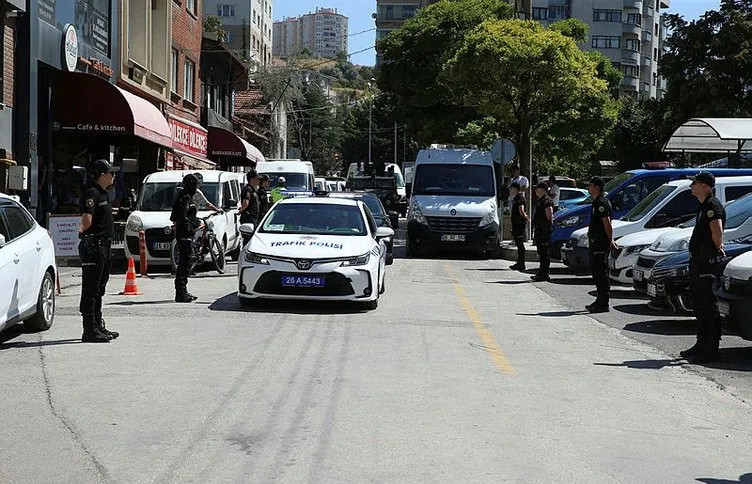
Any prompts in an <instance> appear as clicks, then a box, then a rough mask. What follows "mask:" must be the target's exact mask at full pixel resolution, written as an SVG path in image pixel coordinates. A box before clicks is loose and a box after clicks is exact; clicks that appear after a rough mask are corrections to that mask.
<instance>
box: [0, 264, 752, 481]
mask: <svg viewBox="0 0 752 484" xmlns="http://www.w3.org/2000/svg"><path fill="white" fill-rule="evenodd" d="M509 265H510V263H509V262H506V261H501V260H492V261H485V260H464V259H457V258H455V259H450V260H445V259H424V260H412V259H411V260H406V259H397V260H396V261H395V264H394V265H393V266H391V267H390V268H389V272H388V274H387V291H386V293H385V295H384V297H383V299H382V301H381V304H380V306H379V308H378V309H377V310H376V311H373V312H362V311H360V310H358V309H356V308H352V307H349V306H343V305H338V304H337V305H331V304H323V305H322V304H290V303H281V304H263V305H260V306H258V307H255V308H253V309H246V308H242V307H241V306H239V305H238V303H237V301H236V299H235V296H234V288H235V286H236V278H235V275H234V267H235V266H234V265H231V266H230V267H229V270H228V273H227V274H225V275H224V276H219V275H217V274H216V273H215V274H208V273H207V274H201V275H200V276H199V277H196V278H192V279H191V280H190V285H189V289H190V290H191V292H193V293H194V294H196V295H197V296H199V299H198V301H197V302H196V303H195V304H192V305H178V304H175V303H173V302H171V299H172V296H173V292H172V284H173V281H172V279H171V278H170V277H169V276H168V275H162V276H156V277H153V278H151V279H139V281H138V283H139V285H140V288H141V290H142V291H143V292H144V295H143V296H140V297H135V298H126V297H122V296H116V295H115V294H116V293H118V292H119V291H121V290H122V286H123V283H124V278H123V276H117V277H114V278H113V279H112V280H111V282H110V286H109V288H108V292H109V294H110V295H108V296H107V297H106V308H105V317H106V319H107V323H108V327H110V328H111V329H114V330H116V331H120V333H121V337H120V338H119V339H118V340H117V341H115V342H112V343H109V344H104V345H102V344H100V345H94V344H81V343H80V342H79V338H80V333H81V331H80V319H79V316H78V314H77V304H78V297H77V288H75V287H72V288H69V289H66V290H64V293H63V295H62V296H61V297H60V299H59V301H58V302H59V306H58V313H57V319H56V322H55V324H54V326H53V327H52V329H51V330H50V331H48V332H46V333H42V334H26V333H23V332H21V331H20V330H11V331H9V332H6V333H2V334H0V365H1V366H2V368H3V371H2V386H3V411H2V412H0V428H1V429H2V432H0V482H2V483H30V482H34V483H68V482H70V483H89V482H107V483H110V482H112V483H149V482H153V483H168V482H180V483H183V482H196V483H199V482H200V483H209V482H211V483H214V482H216V483H226V482H263V483H266V482H269V483H271V482H280V483H288V482H290V483H298V482H309V483H318V482H321V483H332V482H334V483H338V482H342V483H351V482H388V483H392V482H395V483H415V482H447V483H457V482H473V483H476V482H477V483H480V482H488V483H498V482H526V483H527V482H562V483H571V482H578V483H590V482H592V483H631V482H635V483H637V482H661V483H687V482H707V483H721V482H749V478H750V476H749V474H747V473H749V472H750V471H752V460H750V449H751V448H752V447H750V442H751V441H752V430H751V429H752V408H750V405H749V404H748V403H746V402H745V400H747V399H748V396H749V395H752V392H750V391H749V388H750V387H752V384H751V383H750V374H749V373H748V372H747V371H746V369H744V368H736V369H730V368H711V369H706V368H695V367H691V366H687V365H682V364H681V362H680V361H677V360H675V359H674V358H675V353H674V352H673V349H672V347H671V346H670V345H664V344H662V343H660V342H658V341H653V340H651V339H650V338H649V337H647V336H650V334H649V333H646V332H643V333H638V334H637V336H639V335H643V336H645V335H647V336H645V337H642V338H637V337H633V335H632V334H631V333H630V332H629V331H625V330H624V329H623V327H621V326H623V324H621V323H619V321H622V320H620V319H618V317H617V316H615V315H614V316H612V315H606V316H603V317H601V319H602V320H601V321H599V320H596V319H593V318H591V317H590V316H589V315H586V314H583V313H580V312H578V311H576V309H578V308H579V307H580V306H582V305H584V304H586V303H588V302H589V301H590V300H591V299H592V298H591V296H589V295H588V291H589V290H592V287H590V286H588V285H587V284H588V283H587V281H586V280H585V281H580V282H579V283H569V284H559V285H556V284H552V285H548V286H546V285H543V284H531V283H529V282H527V281H528V279H529V275H527V274H521V273H518V272H515V271H510V270H508V269H507V268H508V267H509ZM554 277H555V278H561V279H564V278H567V277H569V278H571V276H561V275H558V274H557V275H555V276H554ZM562 286H566V287H565V288H564V289H562ZM577 288H579V289H577ZM575 291H579V292H578V293H576V292H575ZM615 304H616V305H617V306H619V305H620V304H621V303H619V302H618V300H617V302H616V303H615ZM632 316H635V317H642V318H649V317H646V316H641V315H632ZM599 317H600V316H599ZM630 317H631V316H630ZM609 318H612V319H609ZM651 319H652V320H654V324H656V325H657V324H658V323H657V320H656V318H651ZM677 321H679V323H676V322H674V323H672V324H674V326H672V327H676V324H683V323H681V319H679V320H677ZM622 322H623V321H622ZM686 324H691V322H689V321H687V322H686ZM690 327H691V326H690ZM690 331H691V330H690ZM653 336H660V337H659V338H658V339H659V340H660V339H661V338H664V337H667V335H653ZM672 336H677V335H672ZM678 336H681V338H680V341H678V342H676V343H672V344H675V345H676V347H677V349H678V348H679V347H680V346H682V345H683V344H684V343H691V336H689V335H688V334H679V335H678ZM724 344H730V342H729V340H725V343H724ZM740 344H742V343H740ZM712 372H718V373H719V374H728V373H733V374H734V377H733V378H732V379H731V380H727V381H726V383H728V382H729V381H733V382H734V384H733V385H731V384H724V383H722V382H721V383H719V382H720V381H721V379H719V378H715V376H714V375H715V374H714V373H712ZM726 378H731V377H726Z"/></svg>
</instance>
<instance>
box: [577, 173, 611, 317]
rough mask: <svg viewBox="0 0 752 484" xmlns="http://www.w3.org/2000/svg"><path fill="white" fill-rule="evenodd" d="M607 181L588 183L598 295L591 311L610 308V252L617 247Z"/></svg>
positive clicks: (592, 262) (592, 261) (590, 240)
mask: <svg viewBox="0 0 752 484" xmlns="http://www.w3.org/2000/svg"><path fill="white" fill-rule="evenodd" d="M604 187H605V183H604V181H603V179H602V178H600V177H593V178H592V179H591V180H590V185H588V192H590V196H592V197H593V207H592V211H591V213H590V225H589V226H588V247H589V252H590V268H591V270H592V273H593V281H594V282H595V288H596V290H597V292H598V296H597V298H596V299H595V302H593V303H592V304H590V305H588V306H586V307H585V308H586V309H587V310H588V311H590V312H591V313H602V312H607V311H608V310H609V307H608V302H609V293H610V291H611V282H610V281H609V278H608V254H609V252H610V251H611V249H612V248H615V247H616V244H615V243H614V241H613V227H612V226H611V202H609V201H608V199H607V198H606V197H604V196H603V189H604Z"/></svg>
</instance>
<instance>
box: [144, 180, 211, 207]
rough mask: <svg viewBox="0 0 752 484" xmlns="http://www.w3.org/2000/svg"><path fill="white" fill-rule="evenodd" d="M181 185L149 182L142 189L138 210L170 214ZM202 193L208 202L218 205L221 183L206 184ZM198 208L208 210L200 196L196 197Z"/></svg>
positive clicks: (203, 185) (202, 187)
mask: <svg viewBox="0 0 752 484" xmlns="http://www.w3.org/2000/svg"><path fill="white" fill-rule="evenodd" d="M180 187H181V184H180V183H177V182H149V183H145V184H144V186H142V187H141V195H140V196H139V197H138V205H137V207H136V210H140V211H142V212H169V211H171V210H172V204H173V203H175V198H176V197H177V194H178V191H179V190H180ZM201 192H202V193H203V194H204V196H205V197H206V200H208V201H209V202H211V203H213V204H214V205H217V204H218V200H217V195H218V193H219V183H204V184H202V185H201ZM194 201H195V202H196V208H198V210H207V206H206V202H205V201H204V200H203V199H202V198H201V197H200V196H199V197H195V198H194Z"/></svg>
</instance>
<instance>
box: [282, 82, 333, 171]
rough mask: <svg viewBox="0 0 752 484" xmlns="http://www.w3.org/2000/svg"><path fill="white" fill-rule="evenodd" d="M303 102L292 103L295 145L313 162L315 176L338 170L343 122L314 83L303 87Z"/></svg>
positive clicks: (305, 157)
mask: <svg viewBox="0 0 752 484" xmlns="http://www.w3.org/2000/svg"><path fill="white" fill-rule="evenodd" d="M302 94H303V96H302V99H301V100H299V102H295V103H293V112H292V113H291V114H292V115H293V116H292V118H293V127H294V129H293V131H294V135H295V140H294V142H293V145H294V146H297V147H298V148H300V150H301V152H302V154H303V158H304V159H305V160H308V161H312V162H313V165H314V169H315V170H316V172H317V173H331V172H334V171H338V170H339V169H340V164H341V162H340V159H339V158H340V155H339V146H340V140H341V137H342V129H341V126H342V120H341V119H339V118H338V115H337V112H336V110H335V109H334V106H333V105H332V103H331V102H330V101H329V99H328V98H327V97H326V94H325V93H324V90H323V89H322V88H321V86H319V85H318V84H317V83H316V82H310V83H308V84H306V85H304V86H303V87H302Z"/></svg>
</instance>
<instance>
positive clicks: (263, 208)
mask: <svg viewBox="0 0 752 484" xmlns="http://www.w3.org/2000/svg"><path fill="white" fill-rule="evenodd" d="M269 182H270V179H269V175H266V174H264V175H261V176H260V177H259V187H258V198H259V221H261V219H262V218H264V215H266V212H268V211H269Z"/></svg>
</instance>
